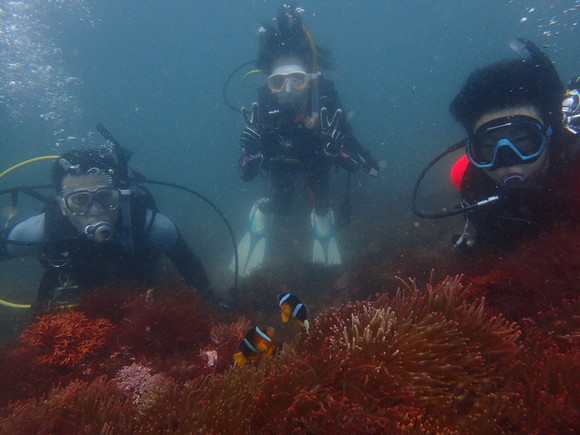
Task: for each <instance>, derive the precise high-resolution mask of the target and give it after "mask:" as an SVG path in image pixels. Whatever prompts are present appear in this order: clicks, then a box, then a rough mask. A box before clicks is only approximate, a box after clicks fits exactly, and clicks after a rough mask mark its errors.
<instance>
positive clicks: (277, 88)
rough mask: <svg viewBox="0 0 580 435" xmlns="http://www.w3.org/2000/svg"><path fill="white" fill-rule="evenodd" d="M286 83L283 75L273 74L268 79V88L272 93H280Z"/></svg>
mask: <svg viewBox="0 0 580 435" xmlns="http://www.w3.org/2000/svg"><path fill="white" fill-rule="evenodd" d="M285 83H286V75H285V74H273V75H271V76H270V77H268V87H269V88H270V90H271V91H272V92H282V91H283V90H284V84H285Z"/></svg>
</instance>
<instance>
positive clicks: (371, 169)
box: [362, 154, 381, 177]
mask: <svg viewBox="0 0 580 435" xmlns="http://www.w3.org/2000/svg"><path fill="white" fill-rule="evenodd" d="M362 161H363V162H362V170H363V171H364V172H365V174H367V175H370V176H371V177H378V175H379V172H381V167H380V166H379V164H378V163H377V162H376V161H375V159H373V158H372V157H371V156H369V155H368V154H367V155H366V156H364V157H362Z"/></svg>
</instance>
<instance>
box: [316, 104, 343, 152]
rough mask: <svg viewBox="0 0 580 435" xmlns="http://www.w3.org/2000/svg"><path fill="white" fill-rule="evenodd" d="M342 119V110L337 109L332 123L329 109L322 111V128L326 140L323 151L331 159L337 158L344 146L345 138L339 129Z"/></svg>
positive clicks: (324, 108)
mask: <svg viewBox="0 0 580 435" xmlns="http://www.w3.org/2000/svg"><path fill="white" fill-rule="evenodd" d="M340 118H342V109H337V110H336V112H334V115H332V120H330V121H329V119H328V109H327V108H326V107H323V108H322V109H320V126H321V128H322V135H323V137H324V139H325V143H324V145H323V148H322V149H323V150H324V152H325V154H326V155H327V156H330V157H336V156H337V155H338V152H339V151H340V147H341V146H342V140H343V137H344V136H343V134H342V131H340V127H339V123H340Z"/></svg>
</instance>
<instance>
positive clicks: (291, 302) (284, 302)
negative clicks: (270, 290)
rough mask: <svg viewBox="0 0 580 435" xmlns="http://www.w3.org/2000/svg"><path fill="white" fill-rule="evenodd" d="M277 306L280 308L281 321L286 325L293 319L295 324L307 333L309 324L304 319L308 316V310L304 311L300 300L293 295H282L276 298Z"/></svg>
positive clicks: (304, 308) (304, 307)
mask: <svg viewBox="0 0 580 435" xmlns="http://www.w3.org/2000/svg"><path fill="white" fill-rule="evenodd" d="M278 305H279V306H280V310H281V311H282V321H283V322H284V323H286V322H287V321H288V320H290V319H294V320H295V321H296V323H298V324H299V325H300V326H303V327H304V329H306V332H308V329H309V328H310V324H309V323H308V320H307V319H306V316H307V315H308V310H306V306H305V305H304V304H303V303H302V302H300V299H298V297H296V295H293V294H292V293H282V294H281V295H280V296H278Z"/></svg>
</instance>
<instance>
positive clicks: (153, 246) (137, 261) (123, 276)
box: [2, 204, 211, 306]
mask: <svg viewBox="0 0 580 435" xmlns="http://www.w3.org/2000/svg"><path fill="white" fill-rule="evenodd" d="M132 209H133V213H132V221H133V222H132V223H133V225H132V239H133V249H132V250H128V249H127V248H126V246H125V245H124V243H123V240H122V236H121V234H122V229H121V224H120V222H118V225H117V231H116V235H115V236H114V238H113V239H112V240H110V241H106V242H100V243H95V242H93V241H92V240H90V239H89V238H87V237H85V236H84V235H79V234H78V233H77V231H76V230H75V229H74V227H73V226H72V224H71V223H70V221H69V219H68V218H67V217H66V216H64V215H63V214H62V213H61V211H60V209H59V208H58V206H57V205H56V204H53V205H49V206H48V207H47V208H46V210H45V212H44V213H42V214H39V215H36V216H32V217H30V218H28V219H26V220H24V221H23V222H21V223H19V224H17V225H15V226H14V227H13V228H11V229H9V230H8V231H7V232H6V233H5V234H4V242H5V243H4V252H3V255H2V257H4V258H19V257H25V256H36V257H38V258H39V259H40V261H41V263H42V265H43V266H44V268H45V269H46V272H45V274H44V276H43V278H42V281H41V285H40V289H39V294H38V305H39V306H43V305H45V304H46V303H47V302H48V301H49V300H53V299H60V300H66V301H69V300H71V299H76V298H78V296H80V294H82V293H84V292H86V291H87V290H90V289H91V288H94V287H98V286H110V285H117V284H121V283H126V282H133V283H137V284H138V285H142V286H149V285H153V284H155V283H156V282H157V281H158V279H159V277H160V267H159V260H160V257H161V255H162V254H165V255H166V256H167V257H168V258H169V259H170V260H171V261H172V262H173V264H174V265H175V267H176V269H177V270H178V271H179V272H180V274H181V276H182V277H183V279H184V281H185V282H186V284H188V285H189V286H192V287H194V288H196V289H197V290H198V291H200V292H201V293H202V294H204V296H208V297H211V294H209V290H208V284H209V280H208V276H207V274H206V271H205V269H204V267H203V265H202V263H201V261H200V260H199V258H198V257H197V256H196V255H195V254H194V253H193V251H192V250H191V248H190V247H189V246H188V245H187V243H186V242H185V240H184V239H183V237H182V236H181V234H180V232H179V230H178V229H177V227H176V226H175V224H174V223H173V222H172V221H171V220H170V219H169V218H168V217H166V216H165V215H163V214H161V213H158V212H156V211H155V210H152V209H149V208H144V209H142V210H140V211H139V210H138V209H136V208H135V207H132ZM120 220H121V219H119V221H120ZM11 242H16V243H11Z"/></svg>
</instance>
